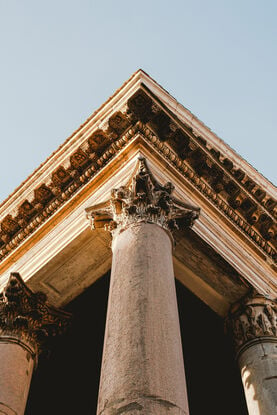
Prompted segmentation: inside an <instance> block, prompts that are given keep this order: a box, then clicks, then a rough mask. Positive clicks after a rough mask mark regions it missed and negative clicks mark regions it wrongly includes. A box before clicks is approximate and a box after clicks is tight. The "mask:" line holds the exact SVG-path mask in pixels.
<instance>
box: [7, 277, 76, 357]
mask: <svg viewBox="0 0 277 415" xmlns="http://www.w3.org/2000/svg"><path fill="white" fill-rule="evenodd" d="M69 318H70V315H69V314H68V313H65V312H63V311H61V310H58V309H56V308H54V307H51V306H50V305H49V304H48V303H47V297H46V295H45V294H44V293H42V292H36V293H33V292H32V291H31V290H30V289H29V288H28V287H27V286H26V284H25V283H24V282H23V280H22V278H21V277H20V275H19V274H18V273H12V274H11V275H10V278H9V281H8V283H7V285H6V287H5V289H4V291H3V292H2V293H0V337H1V336H5V337H11V338H17V339H20V340H22V341H27V342H28V343H30V344H31V345H32V346H33V347H34V348H35V350H38V351H41V350H42V348H43V346H45V345H46V343H47V340H48V338H50V337H52V336H56V335H57V334H61V333H62V332H63V331H64V330H65V329H66V327H67V326H68V324H69Z"/></svg>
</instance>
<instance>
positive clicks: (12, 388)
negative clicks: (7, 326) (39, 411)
mask: <svg viewBox="0 0 277 415" xmlns="http://www.w3.org/2000/svg"><path fill="white" fill-rule="evenodd" d="M34 353H35V351H34V350H32V349H30V348H29V345H24V344H23V343H16V342H15V341H14V340H12V339H8V338H3V337H1V338H0V414H2V413H3V414H6V415H23V414H24V410H25V406H26V402H27V397H28V392H29V387H30V382H31V378H32V373H33V368H34V356H35V354H34Z"/></svg>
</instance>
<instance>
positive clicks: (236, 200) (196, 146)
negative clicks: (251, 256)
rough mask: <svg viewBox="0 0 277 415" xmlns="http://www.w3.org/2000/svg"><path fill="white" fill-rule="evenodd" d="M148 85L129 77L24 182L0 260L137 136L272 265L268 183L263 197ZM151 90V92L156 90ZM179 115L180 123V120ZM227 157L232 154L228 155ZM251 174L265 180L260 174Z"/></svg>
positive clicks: (6, 220) (4, 228)
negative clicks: (146, 141)
mask: <svg viewBox="0 0 277 415" xmlns="http://www.w3.org/2000/svg"><path fill="white" fill-rule="evenodd" d="M146 81H147V82H146ZM153 82H154V81H153V80H151V78H149V77H148V76H147V75H146V74H144V73H143V72H142V71H138V72H137V73H136V74H134V75H133V77H132V78H130V80H129V81H127V83H126V84H125V85H124V86H123V87H122V88H121V89H120V90H119V91H118V92H117V93H116V94H115V95H114V96H113V97H111V98H110V100H109V101H108V103H106V104H104V105H103V106H102V107H101V108H100V109H99V110H98V111H97V112H96V113H95V114H94V115H93V116H92V117H90V118H89V119H88V121H86V123H85V124H83V126H81V127H80V129H79V130H77V132H75V133H74V135H73V136H71V137H70V138H69V139H68V140H67V141H66V143H65V144H64V145H63V146H61V147H60V149H58V150H57V152H56V153H55V154H54V156H52V157H51V159H48V161H47V162H46V163H45V164H44V165H43V166H42V167H41V169H40V170H38V171H37V172H36V173H35V174H34V175H33V177H32V180H31V179H28V180H27V182H26V183H25V184H23V188H22V189H21V190H20V191H18V192H19V193H18V194H17V195H16V194H14V196H12V197H11V200H9V201H6V202H4V204H3V205H2V207H1V209H0V212H2V213H0V218H1V217H2V220H1V233H0V237H1V239H0V241H2V242H0V244H1V246H0V258H1V259H4V258H5V257H6V256H7V255H9V253H11V252H12V251H13V250H14V249H16V248H17V247H18V246H19V245H20V244H22V243H23V241H24V240H26V238H28V237H29V236H30V235H31V234H32V233H33V232H34V231H35V230H37V229H38V228H39V227H40V226H41V225H42V224H43V223H44V222H45V221H46V220H47V219H48V218H49V217H51V216H52V215H53V214H54V213H55V212H57V210H59V209H60V208H61V207H62V206H63V204H64V203H66V202H67V201H68V200H69V199H70V198H72V197H73V195H74V194H76V193H77V191H78V190H79V189H81V188H82V187H83V186H85V185H86V184H87V183H88V182H89V181H91V180H93V177H94V176H95V174H97V173H98V172H99V171H100V170H101V169H102V167H103V166H104V165H105V164H106V163H107V162H108V161H109V160H110V159H111V158H113V157H115V156H116V154H117V153H118V151H120V149H122V148H123V147H124V146H125V145H126V144H127V143H128V142H129V141H130V140H132V139H133V138H134V136H135V135H136V134H137V133H138V132H140V133H141V134H142V135H143V136H144V138H145V140H148V142H150V143H151V145H152V146H154V147H155V148H156V150H158V151H159V152H160V153H162V154H163V156H164V157H165V158H166V159H167V160H168V162H170V163H172V164H173V165H174V166H175V168H177V169H178V171H179V172H180V173H181V174H182V175H183V176H185V177H186V179H188V180H189V181H190V182H191V183H192V185H193V186H194V187H195V189H197V191H199V192H201V194H202V195H203V196H204V197H205V198H206V199H207V200H209V202H210V203H212V204H213V205H214V206H215V207H216V208H217V209H218V211H220V212H221V213H223V214H224V215H225V216H226V217H227V218H228V220H229V221H230V222H231V223H233V224H235V226H236V228H237V229H239V230H240V231H241V232H242V233H243V234H245V235H247V237H248V238H249V240H251V242H252V243H254V245H255V246H256V247H257V248H258V250H259V251H260V252H262V253H263V255H265V256H266V257H267V258H269V261H272V260H273V259H274V258H275V255H276V251H275V235H276V221H275V218H276V201H273V199H272V197H271V195H272V190H273V188H274V187H273V186H272V185H271V184H270V183H269V182H266V183H267V186H266V190H269V194H267V193H266V191H265V190H264V189H263V188H261V187H259V185H258V184H257V183H255V182H254V181H253V180H252V179H251V180H250V178H249V176H248V175H247V174H246V173H245V172H244V171H242V170H241V169H240V168H237V166H236V165H235V164H234V163H233V162H232V160H231V159H229V158H228V157H227V154H222V153H221V152H220V151H219V150H217V149H215V148H213V147H212V145H211V141H209V142H208V141H207V140H206V139H205V138H203V137H201V136H199V135H198V133H196V130H197V128H198V126H197V125H196V124H194V127H191V125H192V124H193V122H192V121H191V123H190V125H189V124H188V123H187V124H186V123H185V121H184V120H185V115H184V112H186V111H187V110H185V109H184V108H183V107H182V108H183V110H182V111H183V114H181V112H182V111H181V110H180V108H179V106H178V105H179V104H178V105H177V106H176V105H175V108H173V107H174V105H173V101H172V100H174V99H173V98H172V97H170V96H168V97H167V102H166V104H167V105H168V106H167V107H166V106H165V103H164V101H165V98H164V97H163V96H161V95H163V94H167V93H166V92H165V91H164V90H162V89H161V88H160V87H159V86H158V85H157V84H155V83H154V86H155V88H156V89H158V92H159V95H160V96H157V95H153V94H152V92H151V91H149V87H150V83H152V84H153ZM144 84H146V86H147V88H146V87H145V86H144ZM151 87H152V89H154V90H155V88H154V87H153V85H152V86H151ZM138 88H139V89H138ZM167 95H168V94H167ZM126 98H128V99H127V101H126ZM161 98H163V102H161ZM172 110H174V113H173V112H172ZM177 113H178V114H179V115H180V114H181V115H182V117H181V116H180V118H178V117H177V115H176V114H177ZM187 117H188V115H187ZM92 121H93V122H92ZM100 127H101V128H100ZM197 131H199V129H198V130H197ZM218 140H220V139H218ZM215 141H216V140H215ZM215 141H214V142H215ZM214 142H213V143H214ZM218 142H219V143H221V144H220V146H219V147H220V150H221V151H223V150H224V148H223V147H224V145H225V144H224V143H223V142H222V140H220V141H218ZM222 143H223V144H224V145H223V144H222ZM226 147H228V146H226ZM227 153H228V155H229V154H230V151H229V150H228V152H227ZM233 153H234V152H233ZM240 165H241V164H240ZM248 173H249V170H248ZM256 175H257V177H258V178H259V181H260V182H262V181H263V179H261V177H260V175H259V174H257V173H256ZM25 198H26V199H25ZM18 200H19V203H18V204H17V201H18ZM9 207H10V209H11V210H9V209H8V208H9Z"/></svg>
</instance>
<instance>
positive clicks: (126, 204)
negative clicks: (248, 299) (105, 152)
mask: <svg viewBox="0 0 277 415" xmlns="http://www.w3.org/2000/svg"><path fill="white" fill-rule="evenodd" d="M172 190H173V186H172V185H171V184H170V183H167V184H166V185H165V186H161V185H160V184H158V183H157V181H156V180H155V179H154V178H153V176H152V175H151V173H150V171H149V169H148V167H147V165H146V162H145V160H144V159H140V160H139V162H138V166H137V172H136V174H135V175H134V178H133V180H132V182H131V183H130V184H129V185H127V186H124V187H121V188H119V189H117V190H114V191H113V192H112V197H111V199H110V200H109V201H108V202H106V203H104V204H102V205H98V206H95V207H92V208H88V209H87V212H88V216H89V217H90V219H91V220H92V226H93V228H97V227H102V226H105V227H106V229H108V230H110V231H111V232H112V236H113V241H112V250H113V262H112V272H111V284H110V295H109V304H108V312H107V322H106V333H105V342H104V351H103V360H102V370H101V380H100V389H99V399H98V410H97V414H98V415H100V414H101V415H115V414H127V413H128V414H132V415H136V414H138V415H144V414H145V415H150V414H159V415H163V414H166V415H168V414H172V415H177V414H178V415H188V413H189V410H188V401H187V392H186V382H185V373H184V363H183V356H182V345H181V337H180V327H179V318H178V310H177V301H176V292H175V283H174V272H173V263H172V243H173V238H172V234H171V231H172V230H174V229H175V228H181V227H183V228H185V227H188V226H190V225H192V223H193V221H194V219H195V218H196V217H197V216H198V214H199V210H198V209H197V208H194V207H192V206H190V205H188V204H184V203H181V202H179V201H177V200H176V199H174V198H173V196H172V195H171V193H172Z"/></svg>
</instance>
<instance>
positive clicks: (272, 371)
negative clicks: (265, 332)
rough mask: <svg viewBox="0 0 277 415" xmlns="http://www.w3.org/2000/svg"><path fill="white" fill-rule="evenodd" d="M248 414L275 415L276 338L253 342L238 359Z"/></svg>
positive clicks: (276, 391)
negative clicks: (274, 339)
mask: <svg viewBox="0 0 277 415" xmlns="http://www.w3.org/2000/svg"><path fill="white" fill-rule="evenodd" d="M238 363H239V367H240V370H241V376H242V382H243V386H244V392H245V397H246V402H247V407H248V411H249V415H276V409H277V338H276V341H275V342H274V341H262V340H261V342H259V343H256V344H253V345H252V346H251V347H249V348H248V349H246V350H244V351H243V353H241V354H240V356H239V359H238Z"/></svg>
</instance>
